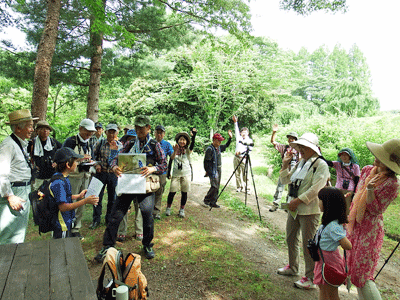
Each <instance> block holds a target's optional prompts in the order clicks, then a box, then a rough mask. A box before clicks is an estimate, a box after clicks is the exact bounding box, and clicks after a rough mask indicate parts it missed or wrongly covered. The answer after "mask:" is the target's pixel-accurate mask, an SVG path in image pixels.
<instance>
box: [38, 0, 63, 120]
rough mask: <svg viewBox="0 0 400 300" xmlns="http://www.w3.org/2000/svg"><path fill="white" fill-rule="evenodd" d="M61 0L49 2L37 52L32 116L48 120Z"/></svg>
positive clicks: (50, 0) (49, 0)
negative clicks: (51, 73) (51, 71)
mask: <svg viewBox="0 0 400 300" xmlns="http://www.w3.org/2000/svg"><path fill="white" fill-rule="evenodd" d="M60 9H61V0H48V1H47V13H46V21H45V23H44V30H43V33H42V37H41V39H40V42H39V46H38V50H37V58H36V65H35V75H34V78H33V90H32V104H31V106H32V115H34V116H37V117H39V120H46V113H47V98H48V94H49V84H50V69H51V66H52V61H53V55H54V51H55V46H56V41H57V33H58V21H59V18H60Z"/></svg>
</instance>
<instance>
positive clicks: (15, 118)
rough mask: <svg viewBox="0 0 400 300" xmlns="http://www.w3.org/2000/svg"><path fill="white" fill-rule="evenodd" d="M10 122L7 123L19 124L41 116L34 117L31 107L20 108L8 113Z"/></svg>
mask: <svg viewBox="0 0 400 300" xmlns="http://www.w3.org/2000/svg"><path fill="white" fill-rule="evenodd" d="M8 119H9V122H6V124H7V125H14V124H19V123H21V122H25V121H30V120H38V119H39V118H32V115H31V111H30V110H29V109H19V110H16V111H13V112H12V113H10V114H8Z"/></svg>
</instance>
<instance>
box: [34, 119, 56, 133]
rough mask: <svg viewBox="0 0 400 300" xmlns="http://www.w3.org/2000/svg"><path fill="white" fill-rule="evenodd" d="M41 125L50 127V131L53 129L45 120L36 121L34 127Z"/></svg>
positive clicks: (40, 126)
mask: <svg viewBox="0 0 400 300" xmlns="http://www.w3.org/2000/svg"><path fill="white" fill-rule="evenodd" d="M42 127H45V128H48V129H50V131H53V128H52V127H51V126H50V124H49V123H48V122H47V121H39V122H37V123H36V129H39V128H42Z"/></svg>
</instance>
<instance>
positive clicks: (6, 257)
mask: <svg viewBox="0 0 400 300" xmlns="http://www.w3.org/2000/svg"><path fill="white" fill-rule="evenodd" d="M16 249H17V244H8V245H1V246H0V253H1V255H0V299H2V295H3V292H4V288H5V286H6V283H7V277H8V273H9V272H10V269H11V265H12V262H13V259H14V254H15V251H16Z"/></svg>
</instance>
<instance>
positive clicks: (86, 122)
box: [79, 119, 96, 131]
mask: <svg viewBox="0 0 400 300" xmlns="http://www.w3.org/2000/svg"><path fill="white" fill-rule="evenodd" d="M79 127H83V128H85V129H86V130H89V131H96V128H95V127H94V122H93V121H92V120H90V119H83V120H82V121H81V124H79Z"/></svg>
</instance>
